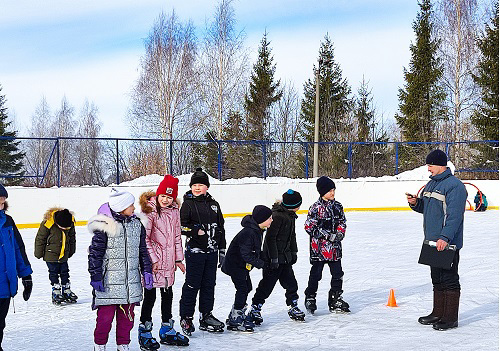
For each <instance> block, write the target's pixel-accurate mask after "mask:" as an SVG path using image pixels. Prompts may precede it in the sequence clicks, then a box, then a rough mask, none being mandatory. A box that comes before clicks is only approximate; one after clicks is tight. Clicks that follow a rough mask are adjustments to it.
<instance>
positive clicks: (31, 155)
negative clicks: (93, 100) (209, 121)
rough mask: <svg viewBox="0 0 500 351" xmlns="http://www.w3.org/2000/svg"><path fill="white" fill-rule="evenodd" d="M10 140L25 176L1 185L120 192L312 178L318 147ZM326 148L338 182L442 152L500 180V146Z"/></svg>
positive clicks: (460, 168)
mask: <svg viewBox="0 0 500 351" xmlns="http://www.w3.org/2000/svg"><path fill="white" fill-rule="evenodd" d="M6 139H11V140H12V139H15V140H16V141H19V142H20V143H19V146H18V147H19V148H20V149H21V150H23V151H24V152H25V153H26V155H25V159H24V160H23V165H24V172H23V174H22V175H19V174H18V175H13V174H0V178H4V179H9V178H22V179H24V180H31V182H32V183H31V184H32V185H36V186H53V185H56V186H58V187H59V186H61V185H95V184H98V185H106V184H110V183H116V184H119V183H120V182H122V181H124V180H128V179H132V178H136V177H138V176H141V175H147V174H151V173H160V174H161V173H166V172H168V173H170V174H174V175H175V174H183V173H189V172H191V171H193V170H194V168H196V167H198V166H204V168H205V169H206V170H207V171H208V172H209V173H210V174H211V175H212V176H214V177H216V178H218V179H220V180H223V179H227V178H238V177H242V176H259V177H263V178H267V177H269V176H284V177H291V178H309V177H311V176H312V162H313V160H312V154H313V146H314V143H313V142H279V141H271V140H210V141H208V140H171V139H136V138H77V137H54V138H29V137H16V138H12V137H5V136H2V137H0V142H1V141H2V140H6ZM318 144H319V154H320V158H319V173H320V175H328V176H330V177H333V178H341V177H344V178H359V177H366V176H374V177H376V176H383V175H397V174H399V173H401V172H403V171H407V170H411V169H414V168H416V167H419V166H422V165H423V164H424V162H425V161H424V160H425V156H426V155H427V153H428V152H429V151H431V150H432V149H436V148H440V149H442V150H443V151H445V152H446V154H447V155H448V158H449V159H450V161H452V162H453V163H454V165H455V167H456V169H455V173H456V174H458V175H459V177H461V178H462V179H479V178H482V179H498V173H499V153H498V150H499V148H498V146H499V142H498V141H497V140H487V141H460V142H444V141H443V142H333V141H332V142H319V143H318ZM35 154H36V156H35ZM235 155H238V157H239V158H238V157H236V156H235ZM250 164H251V165H250ZM249 165H250V166H252V167H247V166H249ZM245 167H246V168H245ZM70 172H73V173H77V174H79V177H77V178H74V179H78V180H73V181H72V180H68V174H69V173H70ZM49 178H50V181H49V180H48V179H49ZM62 180H64V181H62Z"/></svg>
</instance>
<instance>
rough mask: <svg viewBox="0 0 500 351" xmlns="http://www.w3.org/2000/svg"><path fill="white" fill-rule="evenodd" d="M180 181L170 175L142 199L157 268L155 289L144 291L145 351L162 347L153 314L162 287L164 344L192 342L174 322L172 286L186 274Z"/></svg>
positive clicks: (142, 327) (151, 254) (142, 334)
mask: <svg viewBox="0 0 500 351" xmlns="http://www.w3.org/2000/svg"><path fill="white" fill-rule="evenodd" d="M178 183H179V179H177V178H175V177H172V176H171V175H169V174H167V175H166V176H165V177H164V178H163V180H162V181H161V183H160V185H159V186H158V189H157V190H156V193H154V192H152V191H148V192H145V193H143V194H142V195H141V197H140V198H139V202H140V204H141V209H142V212H143V213H145V214H146V215H147V216H148V224H147V225H146V246H147V247H148V252H149V257H150V258H151V263H152V266H153V289H151V290H148V289H144V302H143V304H142V310H141V319H140V320H141V324H140V325H139V344H140V346H141V349H142V350H156V349H158V348H159V347H160V344H158V342H157V341H156V340H155V339H154V338H153V336H152V335H151V330H152V328H153V322H152V317H151V312H152V310H153V306H154V304H155V300H156V289H155V288H160V289H159V290H160V296H161V320H162V323H161V328H160V332H159V335H160V342H161V343H162V344H167V345H177V346H187V345H189V339H188V338H187V337H185V336H184V335H182V334H180V333H178V332H177V331H176V330H175V329H174V321H173V320H172V299H173V294H172V285H173V284H174V279H175V271H176V269H177V268H179V269H180V270H181V271H182V272H183V273H184V272H185V271H186V269H185V268H184V264H183V263H182V260H183V259H184V253H183V251H182V239H181V220H180V215H179V200H178V199H177V191H178V189H177V186H178Z"/></svg>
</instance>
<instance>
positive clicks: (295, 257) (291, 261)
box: [290, 252, 297, 264]
mask: <svg viewBox="0 0 500 351" xmlns="http://www.w3.org/2000/svg"><path fill="white" fill-rule="evenodd" d="M295 263H297V253H295V252H292V259H291V260H290V264H295Z"/></svg>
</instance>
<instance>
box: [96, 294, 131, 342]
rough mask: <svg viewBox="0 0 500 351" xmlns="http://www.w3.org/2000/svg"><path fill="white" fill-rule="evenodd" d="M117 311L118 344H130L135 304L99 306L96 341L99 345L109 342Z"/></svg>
mask: <svg viewBox="0 0 500 351" xmlns="http://www.w3.org/2000/svg"><path fill="white" fill-rule="evenodd" d="M115 313H116V344H117V345H125V344H126V345H128V344H130V331H131V330H132V328H133V327H134V304H130V305H105V306H99V307H97V319H96V326H95V330H94V342H95V343H96V344H98V345H106V344H107V343H108V337H109V331H110V330H111V324H112V323H113V318H114V316H115Z"/></svg>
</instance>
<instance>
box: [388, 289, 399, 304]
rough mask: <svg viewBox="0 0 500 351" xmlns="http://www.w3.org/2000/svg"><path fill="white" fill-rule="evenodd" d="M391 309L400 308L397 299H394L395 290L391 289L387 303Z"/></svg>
mask: <svg viewBox="0 0 500 351" xmlns="http://www.w3.org/2000/svg"><path fill="white" fill-rule="evenodd" d="M386 306H389V307H398V305H397V303H396V298H395V297H394V289H391V291H390V292H389V300H388V301H387V305H386Z"/></svg>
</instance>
